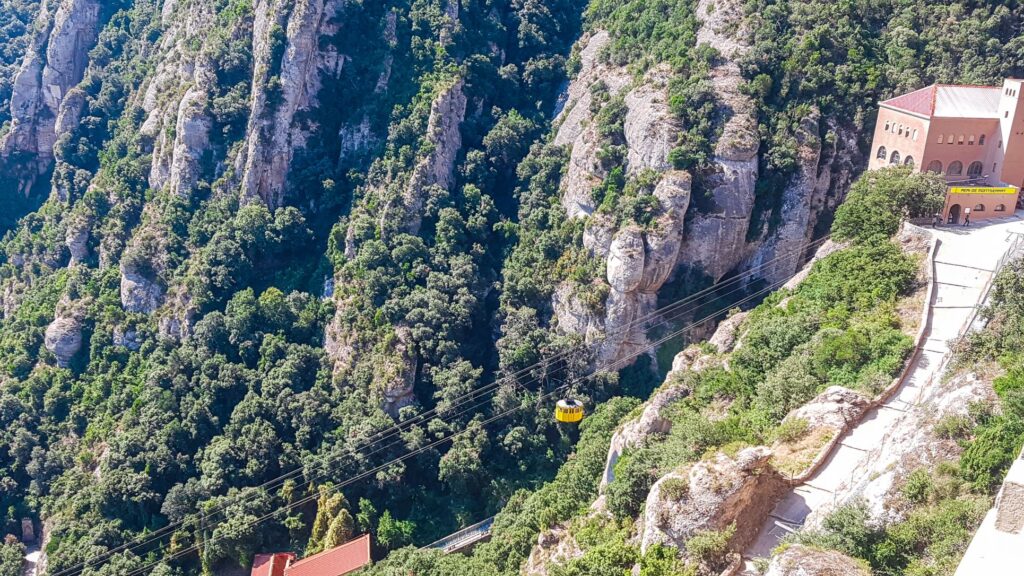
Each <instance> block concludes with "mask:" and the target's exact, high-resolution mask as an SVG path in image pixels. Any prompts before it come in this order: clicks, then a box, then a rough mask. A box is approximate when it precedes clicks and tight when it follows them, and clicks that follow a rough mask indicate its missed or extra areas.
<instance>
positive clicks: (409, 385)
mask: <svg viewBox="0 0 1024 576" xmlns="http://www.w3.org/2000/svg"><path fill="white" fill-rule="evenodd" d="M417 365H418V359H417V357H416V352H415V350H414V349H413V342H412V333H411V332H410V331H409V329H408V328H405V327H399V328H397V329H396V330H395V341H394V344H393V345H392V350H391V351H390V353H389V354H386V355H385V356H384V357H383V358H382V361H381V362H380V363H379V364H378V367H377V371H376V372H375V374H374V386H375V388H376V389H377V390H378V392H379V393H380V395H381V409H383V410H384V411H385V412H387V413H388V414H390V415H391V416H392V417H396V416H398V411H399V410H401V409H402V408H405V407H406V406H410V405H412V404H413V403H414V402H415V401H416V396H415V391H414V390H413V384H415V382H416V368H417Z"/></svg>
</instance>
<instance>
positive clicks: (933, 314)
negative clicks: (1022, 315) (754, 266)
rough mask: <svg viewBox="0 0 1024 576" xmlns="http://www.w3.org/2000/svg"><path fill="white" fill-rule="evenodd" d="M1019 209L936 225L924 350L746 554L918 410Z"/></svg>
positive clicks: (756, 553) (758, 553)
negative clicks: (978, 220)
mask: <svg viewBox="0 0 1024 576" xmlns="http://www.w3.org/2000/svg"><path fill="white" fill-rule="evenodd" d="M1022 216H1024V213H1018V214H1017V215H1016V216H1015V217H1010V218H1006V219H1002V220H1001V221H999V222H993V223H991V224H988V225H985V226H979V225H974V226H972V227H970V228H960V227H956V228H954V227H948V228H939V229H938V230H937V231H936V235H937V236H938V238H939V241H940V244H939V247H938V250H937V252H936V255H935V262H936V264H935V282H936V287H935V288H936V289H935V294H934V296H933V299H932V303H931V307H930V311H929V322H928V328H926V332H925V337H926V339H925V341H924V344H923V349H922V351H921V354H920V355H919V356H918V358H917V359H916V360H915V361H914V366H913V369H912V371H911V372H909V373H908V375H907V378H906V379H905V380H904V381H903V382H902V384H901V385H900V388H899V389H898V390H897V391H896V393H895V394H893V395H892V397H891V398H890V399H889V400H888V401H887V402H885V403H884V404H883V405H881V406H879V407H878V408H875V409H873V410H871V411H869V412H868V413H867V414H866V415H865V416H864V419H863V420H861V422H860V424H858V425H857V426H856V427H854V428H853V429H852V430H851V431H850V432H849V433H848V434H847V435H846V437H845V438H844V439H843V440H842V441H841V442H840V443H839V444H838V445H837V447H836V448H835V449H834V450H833V452H832V454H831V455H830V456H829V458H828V460H827V461H826V462H825V463H824V465H823V466H822V467H821V468H820V469H819V470H818V472H817V473H816V474H814V475H813V476H812V477H811V478H810V479H809V480H808V481H807V482H805V483H804V484H802V485H800V486H797V487H796V488H794V489H793V490H792V491H791V492H789V493H788V494H787V495H786V496H785V497H784V498H783V499H782V500H781V501H780V502H779V504H778V505H776V507H775V509H774V510H773V511H772V513H771V515H770V516H769V518H768V520H767V521H766V522H765V524H764V525H763V526H762V527H761V531H760V533H759V534H758V537H757V539H756V540H755V541H754V543H753V544H752V545H751V546H750V547H749V548H748V549H747V552H746V554H745V557H747V558H760V557H768V556H770V555H771V551H772V549H773V548H775V547H776V546H777V545H778V544H779V541H780V540H781V539H782V537H783V536H785V535H786V534H787V533H788V532H789V531H790V530H792V529H795V528H798V527H799V526H801V525H803V523H804V521H805V520H806V519H807V517H808V515H810V514H811V513H812V512H814V511H817V510H819V509H821V508H823V507H826V506H831V505H833V504H834V503H835V500H836V497H835V494H836V492H837V491H840V493H842V489H843V488H847V487H848V486H847V485H848V484H849V483H850V482H851V481H852V479H853V477H854V475H855V473H856V472H857V471H858V470H860V469H863V468H864V467H866V466H867V465H868V457H869V453H871V452H872V451H873V450H874V451H876V452H877V448H878V447H879V446H880V445H881V444H883V443H884V442H886V440H888V439H889V438H888V437H887V434H886V433H887V431H889V430H890V429H892V428H893V427H894V426H895V425H896V423H897V422H898V421H899V420H900V419H901V418H903V417H906V416H907V415H908V412H912V411H914V410H915V409H917V406H916V401H917V399H918V398H921V397H922V395H923V394H924V392H925V387H930V386H932V385H933V384H934V383H937V382H938V381H939V379H938V378H934V377H935V376H937V375H939V374H940V373H941V370H942V368H943V367H944V358H945V356H946V353H947V352H948V351H949V342H950V340H952V339H954V338H956V337H957V336H958V335H959V334H960V333H961V330H962V329H964V328H965V324H966V323H967V322H968V320H969V319H970V318H972V317H973V315H972V313H973V310H974V308H975V306H977V305H978V304H979V300H980V299H981V297H982V292H983V290H984V287H985V285H986V283H987V282H988V280H989V279H990V278H991V277H992V273H993V269H994V268H995V267H996V265H997V264H998V262H999V260H1000V258H1002V256H1003V254H1004V253H1006V251H1007V250H1008V248H1009V246H1010V240H1011V237H1012V233H1014V232H1024V223H1022V222H1021V220H1020V219H1021V217H1022Z"/></svg>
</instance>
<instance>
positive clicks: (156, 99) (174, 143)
mask: <svg viewBox="0 0 1024 576" xmlns="http://www.w3.org/2000/svg"><path fill="white" fill-rule="evenodd" d="M168 9H170V10H171V11H172V13H173V16H174V17H173V18H170V19H169V20H168V24H167V30H166V32H165V33H164V36H163V37H162V38H161V42H160V50H161V51H162V52H163V53H164V54H166V57H165V58H162V59H161V60H160V62H159V64H158V65H157V69H156V72H155V74H154V75H153V77H152V78H151V79H150V80H149V83H148V84H147V85H146V88H145V91H144V92H143V94H142V102H141V104H142V108H143V110H145V112H146V119H145V121H144V122H143V124H142V127H141V129H140V130H139V132H140V134H141V135H142V137H143V138H144V140H145V141H146V142H147V143H148V144H149V145H150V146H151V147H152V164H151V166H150V173H149V185H150V187H152V188H153V189H155V190H159V189H162V188H164V187H168V188H169V189H170V191H171V192H172V193H174V194H176V195H178V196H181V197H188V196H189V195H190V194H191V192H192V189H193V188H194V187H195V185H196V181H197V180H198V179H199V176H200V174H199V172H200V169H201V164H200V161H201V159H202V157H203V154H204V153H205V152H206V151H207V150H208V149H209V147H210V130H211V127H212V123H213V122H212V118H211V116H210V112H209V110H208V108H209V99H210V97H211V94H212V92H213V90H214V86H215V84H216V76H215V72H214V70H213V64H212V63H211V62H210V61H209V58H208V56H206V55H205V54H203V53H196V51H195V50H194V49H193V46H194V43H195V42H197V41H203V40H204V39H205V36H206V35H207V34H208V33H209V31H210V28H211V27H212V26H213V23H214V18H215V14H213V10H212V6H209V5H203V4H199V5H188V6H183V7H182V8H181V10H180V13H179V12H175V11H174V8H173V6H170V7H169V6H168V5H167V4H165V5H164V14H168Z"/></svg>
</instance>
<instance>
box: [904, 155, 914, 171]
mask: <svg viewBox="0 0 1024 576" xmlns="http://www.w3.org/2000/svg"><path fill="white" fill-rule="evenodd" d="M903 165H904V166H910V167H911V168H913V167H914V157H913V156H907V157H906V158H904V159H903Z"/></svg>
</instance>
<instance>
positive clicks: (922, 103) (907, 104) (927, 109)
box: [882, 84, 938, 116]
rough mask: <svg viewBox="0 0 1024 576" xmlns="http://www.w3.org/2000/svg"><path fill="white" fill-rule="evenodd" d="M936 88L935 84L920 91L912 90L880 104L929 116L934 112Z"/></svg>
mask: <svg viewBox="0 0 1024 576" xmlns="http://www.w3.org/2000/svg"><path fill="white" fill-rule="evenodd" d="M937 88H938V86H937V85H936V84H932V85H931V86H928V87H926V88H921V89H920V90H914V91H913V92H908V93H907V94H902V95H900V96H897V97H895V98H890V99H888V100H883V101H882V104H884V105H886V106H892V107H893V108H899V109H900V110H906V111H907V112H914V113H917V114H924V115H925V116H931V115H932V112H934V111H935V91H936V89H937Z"/></svg>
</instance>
